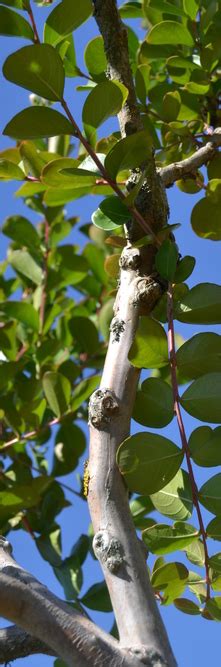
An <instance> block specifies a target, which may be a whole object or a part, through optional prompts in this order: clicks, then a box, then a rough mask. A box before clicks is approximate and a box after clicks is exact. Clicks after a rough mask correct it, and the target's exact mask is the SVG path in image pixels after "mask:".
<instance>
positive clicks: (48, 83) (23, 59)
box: [3, 44, 64, 111]
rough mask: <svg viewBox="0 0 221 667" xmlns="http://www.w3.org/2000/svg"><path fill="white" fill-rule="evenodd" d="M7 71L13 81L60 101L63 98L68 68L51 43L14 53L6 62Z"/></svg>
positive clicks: (4, 72)
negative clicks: (65, 73) (65, 71)
mask: <svg viewBox="0 0 221 667" xmlns="http://www.w3.org/2000/svg"><path fill="white" fill-rule="evenodd" d="M3 74H4V76H5V78H6V79H8V80H9V81H12V82H13V83H16V84H17V85H18V86H21V87H22V88H27V89H28V90H32V91H33V92H34V93H37V95H41V96H42V97H45V98H46V99H48V100H54V101H58V100H61V99H62V97H63V90H64V67H63V64H62V60H61V58H60V56H59V54H58V53H57V51H56V50H55V49H54V48H53V47H52V46H50V45H49V44H35V45H34V46H24V47H23V48H22V49H20V50H19V51H16V52H15V53H12V54H11V55H10V56H8V58H7V59H6V60H5V62H4V65H3ZM33 110H34V109H33ZM33 110H32V111H33Z"/></svg>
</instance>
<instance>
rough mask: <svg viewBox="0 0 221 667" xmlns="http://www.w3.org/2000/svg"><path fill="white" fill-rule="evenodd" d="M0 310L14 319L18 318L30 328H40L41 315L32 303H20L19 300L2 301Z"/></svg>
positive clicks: (36, 329)
mask: <svg viewBox="0 0 221 667" xmlns="http://www.w3.org/2000/svg"><path fill="white" fill-rule="evenodd" d="M0 311H1V312H2V313H4V314H5V315H6V316H7V317H9V318H12V319H13V320H18V321H19V322H22V324H25V325H26V326H27V327H28V328H29V329H33V330H34V331H37V332H38V330H39V317H38V313H37V311H36V310H35V309H34V308H33V306H32V305H31V304H30V303H25V302H24V301H23V302H22V303H19V302H18V301H8V302H7V303H0Z"/></svg>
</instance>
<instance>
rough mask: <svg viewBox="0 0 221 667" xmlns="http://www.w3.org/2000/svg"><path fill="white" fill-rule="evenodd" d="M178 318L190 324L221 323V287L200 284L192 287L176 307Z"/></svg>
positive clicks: (211, 284)
mask: <svg viewBox="0 0 221 667" xmlns="http://www.w3.org/2000/svg"><path fill="white" fill-rule="evenodd" d="M175 315H176V318H177V319H178V320H179V321H180V322H189V323H190V324H219V323H220V322H221V286H220V285H215V284H213V283H199V284H198V285H195V287H192V289H190V290H189V291H188V292H187V294H186V295H185V296H184V298H182V300H181V301H180V302H179V303H177V304H176V307H175Z"/></svg>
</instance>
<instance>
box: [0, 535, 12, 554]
mask: <svg viewBox="0 0 221 667" xmlns="http://www.w3.org/2000/svg"><path fill="white" fill-rule="evenodd" d="M0 548H1V549H3V551H6V553H8V554H9V555H10V556H11V554H12V545H11V544H10V542H9V541H8V540H7V539H6V537H4V536H3V535H0Z"/></svg>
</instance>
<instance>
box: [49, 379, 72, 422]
mask: <svg viewBox="0 0 221 667" xmlns="http://www.w3.org/2000/svg"><path fill="white" fill-rule="evenodd" d="M42 383H43V389H44V392H45V396H46V398H47V401H48V404H49V406H50V408H51V410H52V411H53V412H54V413H55V414H56V416H57V417H60V416H61V415H62V414H64V412H66V411H67V410H68V408H69V403H70V397H71V385H70V382H69V380H68V379H67V378H66V377H65V376H64V375H62V374H61V373H55V372H52V371H48V372H47V373H45V374H44V376H43V380H42Z"/></svg>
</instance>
